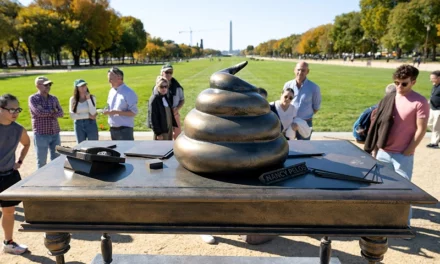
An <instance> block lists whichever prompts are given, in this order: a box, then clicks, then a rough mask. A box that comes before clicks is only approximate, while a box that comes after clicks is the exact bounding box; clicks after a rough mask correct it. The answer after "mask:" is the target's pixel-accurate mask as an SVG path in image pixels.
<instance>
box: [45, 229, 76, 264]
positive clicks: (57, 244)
mask: <svg viewBox="0 0 440 264" xmlns="http://www.w3.org/2000/svg"><path fill="white" fill-rule="evenodd" d="M69 243H70V234H69V233H49V232H48V233H45V234H44V246H46V248H47V249H48V250H49V252H48V254H49V255H50V256H55V257H56V263H57V264H64V263H65V262H64V254H65V253H67V251H69V249H70V245H69Z"/></svg>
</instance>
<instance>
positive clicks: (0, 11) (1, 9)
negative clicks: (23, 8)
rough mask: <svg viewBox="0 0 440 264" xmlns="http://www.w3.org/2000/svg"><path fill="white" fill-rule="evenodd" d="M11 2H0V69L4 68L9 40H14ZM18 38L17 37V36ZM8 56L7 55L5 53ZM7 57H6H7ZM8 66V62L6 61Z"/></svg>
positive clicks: (2, 0) (1, 0)
mask: <svg viewBox="0 0 440 264" xmlns="http://www.w3.org/2000/svg"><path fill="white" fill-rule="evenodd" d="M11 5H13V3H11V1H8V0H0V68H3V53H4V50H5V49H7V47H8V40H9V39H12V38H14V35H16V32H15V30H14V19H13V16H14V13H13V12H12V14H11V12H10V11H11V9H12V10H13V8H11ZM15 37H16V36H15ZM5 55H6V53H5ZM5 57H6V56H5ZM5 63H6V65H7V63H8V62H7V61H6V59H5Z"/></svg>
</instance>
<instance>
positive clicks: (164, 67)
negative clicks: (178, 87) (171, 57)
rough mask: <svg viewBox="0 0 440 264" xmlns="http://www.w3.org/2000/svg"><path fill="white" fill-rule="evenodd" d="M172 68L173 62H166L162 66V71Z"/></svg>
mask: <svg viewBox="0 0 440 264" xmlns="http://www.w3.org/2000/svg"><path fill="white" fill-rule="evenodd" d="M172 69H173V66H172V65H171V64H165V65H164V66H162V69H161V70H160V73H162V72H164V71H167V70H172Z"/></svg>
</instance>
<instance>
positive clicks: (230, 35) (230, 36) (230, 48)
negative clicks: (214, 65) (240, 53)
mask: <svg viewBox="0 0 440 264" xmlns="http://www.w3.org/2000/svg"><path fill="white" fill-rule="evenodd" d="M229 54H232V20H231V21H229Z"/></svg>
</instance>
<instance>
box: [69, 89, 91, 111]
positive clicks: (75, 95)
mask: <svg viewBox="0 0 440 264" xmlns="http://www.w3.org/2000/svg"><path fill="white" fill-rule="evenodd" d="M87 92H88V93H90V92H89V87H87ZM90 100H92V104H93V106H95V102H94V101H93V95H92V94H90ZM78 102H79V92H78V86H75V90H73V112H74V113H76V108H77V107H78Z"/></svg>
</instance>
